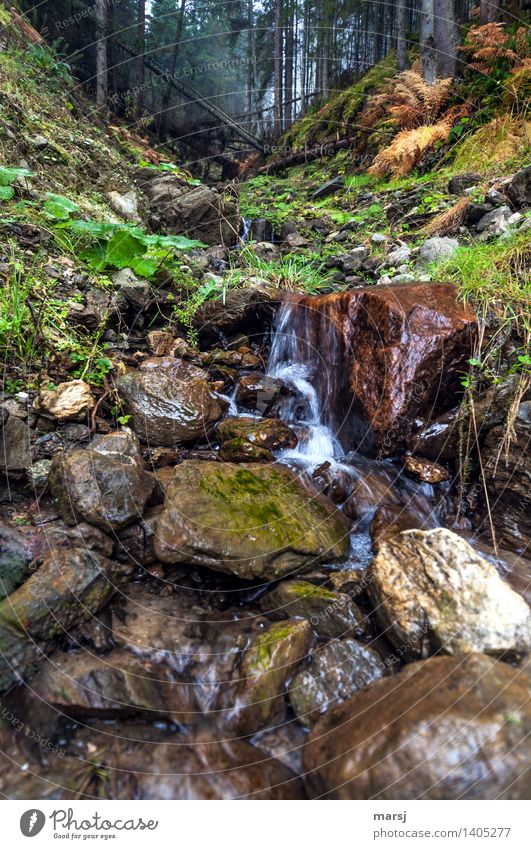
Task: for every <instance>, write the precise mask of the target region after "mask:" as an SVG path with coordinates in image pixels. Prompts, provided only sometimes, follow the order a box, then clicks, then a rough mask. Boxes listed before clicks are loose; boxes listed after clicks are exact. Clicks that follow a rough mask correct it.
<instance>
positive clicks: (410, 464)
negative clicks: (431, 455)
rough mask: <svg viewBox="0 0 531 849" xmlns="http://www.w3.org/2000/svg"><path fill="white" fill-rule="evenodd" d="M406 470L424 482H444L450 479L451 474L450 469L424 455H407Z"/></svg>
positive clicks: (405, 460)
mask: <svg viewBox="0 0 531 849" xmlns="http://www.w3.org/2000/svg"><path fill="white" fill-rule="evenodd" d="M404 471H406V472H407V473H408V475H411V477H413V478H416V479H417V480H419V481H422V483H430V484H436V483H443V481H447V480H449V479H450V477H451V475H450V472H449V471H448V469H445V468H444V466H441V465H440V464H439V463H434V462H433V461H432V460H426V459H425V458H423V457H412V456H411V455H410V456H409V457H406V458H405V459H404Z"/></svg>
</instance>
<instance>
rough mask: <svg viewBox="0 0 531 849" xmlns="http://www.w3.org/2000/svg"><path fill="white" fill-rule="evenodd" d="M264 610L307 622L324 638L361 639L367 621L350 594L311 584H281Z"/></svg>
mask: <svg viewBox="0 0 531 849" xmlns="http://www.w3.org/2000/svg"><path fill="white" fill-rule="evenodd" d="M262 608H263V609H264V610H266V611H268V612H270V613H274V614H275V615H277V616H301V617H303V618H304V619H308V620H309V622H310V624H311V625H312V627H313V629H314V631H315V632H316V633H317V634H319V636H322V637H346V636H352V635H353V634H355V635H357V636H361V635H362V634H363V632H364V630H365V617H364V616H363V614H362V612H361V611H360V610H359V608H358V607H357V606H356V604H354V602H353V601H352V599H351V597H350V595H349V594H348V593H338V592H334V591H333V590H328V589H326V588H325V587H319V586H316V585H315V584H311V583H309V581H282V582H281V583H280V584H279V585H278V586H277V587H275V589H274V590H272V591H271V592H270V593H268V594H267V595H266V596H264V598H263V599H262Z"/></svg>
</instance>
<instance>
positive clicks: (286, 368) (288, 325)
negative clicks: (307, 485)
mask: <svg viewBox="0 0 531 849" xmlns="http://www.w3.org/2000/svg"><path fill="white" fill-rule="evenodd" d="M315 317H316V314H315V311H314V310H312V309H311V308H309V307H307V306H306V305H305V304H304V301H303V300H299V301H292V302H286V303H285V304H283V306H282V307H281V309H280V312H279V316H278V320H277V327H276V331H275V335H274V338H273V344H272V348H271V354H270V357H269V363H268V367H267V373H268V375H269V376H270V377H276V378H279V379H280V380H282V381H283V382H284V383H285V384H287V386H288V387H289V388H291V389H292V390H293V392H292V396H291V397H290V398H289V399H288V401H287V403H286V404H285V406H284V408H283V414H282V418H283V420H284V421H286V423H287V424H290V425H293V426H296V428H297V431H298V435H299V444H298V446H297V448H294V449H290V450H289V451H286V452H284V454H283V455H282V459H283V460H289V461H295V462H297V461H298V463H299V464H301V465H302V466H303V467H310V466H313V467H316V466H318V465H320V464H322V463H325V462H330V463H336V462H337V461H338V460H339V459H340V457H341V456H342V453H343V452H342V448H341V444H340V441H339V439H338V438H337V436H336V433H335V429H334V410H333V398H334V395H335V391H334V388H335V381H336V374H335V373H336V369H335V362H334V357H333V356H332V357H330V354H331V353H333V350H334V348H335V347H336V345H335V344H334V340H333V339H332V338H331V337H333V336H334V335H337V333H334V332H333V331H332V333H331V332H330V328H328V332H327V333H325V334H324V336H323V338H322V339H320V340H319V341H320V342H322V343H323V344H324V346H325V349H324V350H322V351H319V350H317V347H316V345H315V344H314V343H313V342H312V337H313V335H314V334H313V332H312V330H313V328H314V327H315ZM328 346H330V349H331V350H330V351H328V350H327V347H328ZM301 409H302V410H303V412H302V414H301V412H300V411H301ZM301 415H302V417H301Z"/></svg>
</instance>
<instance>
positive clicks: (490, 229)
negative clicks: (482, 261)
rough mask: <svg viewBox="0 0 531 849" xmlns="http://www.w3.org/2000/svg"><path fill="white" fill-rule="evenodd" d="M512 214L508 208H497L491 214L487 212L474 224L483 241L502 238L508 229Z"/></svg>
mask: <svg viewBox="0 0 531 849" xmlns="http://www.w3.org/2000/svg"><path fill="white" fill-rule="evenodd" d="M511 215H512V212H511V209H510V207H508V206H499V207H497V209H493V210H492V212H487V214H486V215H484V216H483V218H481V219H480V220H479V221H478V223H477V224H476V230H477V232H478V233H480V234H481V236H482V238H483V239H491V238H495V237H496V236H502V235H503V234H504V233H507V231H508V229H509V219H510V218H511Z"/></svg>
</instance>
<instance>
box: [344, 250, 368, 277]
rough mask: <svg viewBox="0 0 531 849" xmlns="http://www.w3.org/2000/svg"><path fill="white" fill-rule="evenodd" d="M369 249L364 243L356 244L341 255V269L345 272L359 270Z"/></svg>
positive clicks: (349, 272) (352, 272) (353, 272)
mask: <svg viewBox="0 0 531 849" xmlns="http://www.w3.org/2000/svg"><path fill="white" fill-rule="evenodd" d="M368 256H369V250H368V248H366V247H365V245H358V247H357V248H353V250H351V251H349V252H348V253H347V254H345V255H344V256H342V257H341V269H342V271H343V272H344V273H345V274H355V273H356V271H359V270H360V268H361V266H362V265H363V263H364V262H365V260H366V259H367V257H368Z"/></svg>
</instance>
